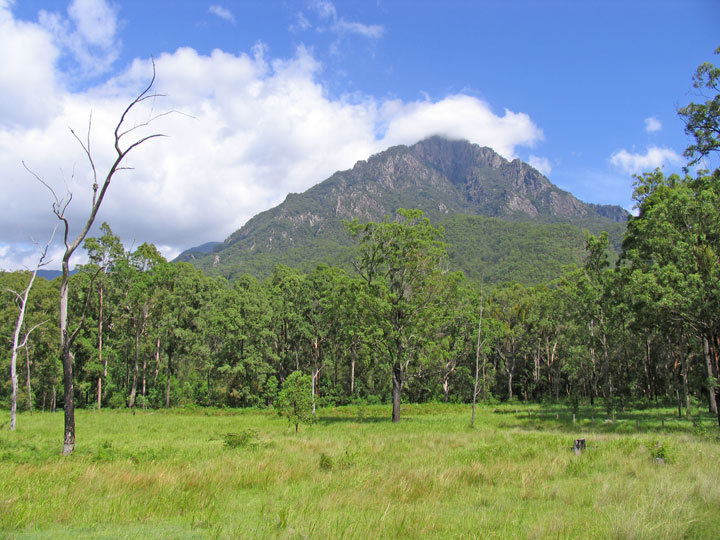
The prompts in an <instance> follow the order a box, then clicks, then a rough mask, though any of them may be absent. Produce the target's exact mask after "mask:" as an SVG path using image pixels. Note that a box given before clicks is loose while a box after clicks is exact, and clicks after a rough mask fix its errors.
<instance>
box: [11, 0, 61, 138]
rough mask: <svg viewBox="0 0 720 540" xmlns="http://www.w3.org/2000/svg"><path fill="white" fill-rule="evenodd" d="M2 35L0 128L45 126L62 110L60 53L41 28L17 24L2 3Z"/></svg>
mask: <svg viewBox="0 0 720 540" xmlns="http://www.w3.org/2000/svg"><path fill="white" fill-rule="evenodd" d="M0 35H1V36H2V38H0V58H2V62H0V96H2V99H0V129H2V128H6V129H7V128H12V127H13V126H17V127H21V126H24V127H31V126H42V125H44V124H45V123H46V121H47V119H48V118H52V117H54V116H55V115H56V114H57V113H58V112H59V108H60V104H59V100H58V97H57V96H58V88H57V79H56V74H55V70H54V63H55V60H56V59H57V57H58V55H59V51H58V49H57V48H56V47H55V45H54V44H53V42H52V39H51V38H50V36H49V35H48V34H47V32H45V31H43V29H42V28H39V27H38V26H37V25H34V24H28V23H23V22H20V21H15V20H14V19H13V16H12V13H11V12H10V9H9V6H8V4H7V3H0ZM27 89H32V92H28V91H27Z"/></svg>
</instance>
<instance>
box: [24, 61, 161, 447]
mask: <svg viewBox="0 0 720 540" xmlns="http://www.w3.org/2000/svg"><path fill="white" fill-rule="evenodd" d="M154 84H155V63H154V62H153V75H152V79H151V80H150V84H148V86H147V87H146V88H145V89H144V90H143V91H142V92H141V93H140V94H139V95H138V96H137V97H136V98H135V99H134V100H133V101H132V102H131V103H130V105H128V106H127V107H126V108H125V111H124V112H123V113H122V115H121V116H120V120H119V121H118V123H117V125H116V126H115V132H114V140H115V142H114V147H115V152H116V157H115V161H114V162H113V164H112V165H111V166H110V169H109V170H108V172H107V174H106V175H105V179H104V180H103V182H102V185H99V184H98V172H97V168H96V167H95V162H94V160H93V157H92V152H91V151H90V132H91V128H92V115H90V121H89V122H88V133H87V138H86V140H85V142H83V141H82V140H81V139H80V137H78V136H77V134H76V133H75V131H73V130H72V129H71V130H70V132H71V133H72V135H73V137H75V139H76V140H77V142H78V143H80V146H81V147H82V149H83V151H84V152H85V155H86V157H87V159H88V162H89V164H90V169H91V171H92V174H93V179H94V182H93V197H92V205H91V207H90V215H89V216H88V218H87V221H86V222H85V224H84V226H83V227H82V229H81V230H80V232H79V233H78V235H77V236H76V237H75V239H74V240H72V241H71V240H70V238H69V236H70V223H69V221H68V218H67V216H66V215H65V212H66V210H67V207H68V205H69V204H70V202H71V201H72V193H70V192H69V191H67V192H66V194H65V196H64V197H63V198H62V199H60V198H58V196H57V195H56V193H55V191H54V190H53V189H52V188H51V187H50V186H49V185H48V184H47V183H46V182H45V181H44V180H42V179H41V178H40V177H39V176H38V175H37V174H35V173H34V172H32V171H31V170H30V169H29V168H28V167H27V165H25V163H23V165H25V168H26V169H27V170H28V172H30V173H31V174H32V175H33V176H34V177H35V178H36V179H37V180H38V181H39V182H40V183H42V184H43V185H44V186H45V187H47V188H48V189H49V190H50V192H51V193H52V195H53V197H54V199H55V202H54V203H53V213H54V214H55V216H56V217H57V218H58V220H60V222H61V223H62V224H63V227H64V235H63V240H64V243H65V253H64V255H63V258H62V280H61V283H60V358H61V361H62V365H63V387H64V396H63V401H64V410H65V435H64V438H63V451H62V453H63V455H64V456H66V455H69V454H71V453H72V452H73V450H74V449H75V396H74V388H73V354H72V346H73V344H74V342H75V339H77V337H78V334H79V333H80V331H81V330H82V328H83V324H84V320H85V312H84V311H83V315H82V316H81V320H80V322H79V324H78V325H77V327H76V328H75V330H74V331H72V332H70V328H69V324H68V298H69V283H70V257H71V256H72V254H73V253H74V252H75V250H76V249H77V248H78V247H80V244H81V243H82V241H83V240H84V239H85V237H86V236H87V234H88V232H89V231H90V228H91V227H92V225H93V223H94V222H95V217H96V216H97V213H98V210H100V205H101V204H102V202H103V199H104V198H105V194H106V193H107V190H108V188H109V187H110V182H111V181H112V179H113V177H114V176H115V173H116V172H118V171H121V170H126V169H128V167H125V166H123V162H124V160H125V158H126V157H127V155H128V154H129V153H130V152H131V151H132V150H134V149H135V148H137V147H138V146H140V145H141V144H143V143H144V142H146V141H148V140H150V139H153V138H156V137H162V136H163V135H161V134H159V133H155V134H152V135H147V136H145V137H140V138H139V139H136V140H134V141H133V142H132V143H130V144H129V145H128V146H127V147H126V148H124V149H123V148H121V146H120V145H121V144H122V143H123V142H124V137H125V136H127V135H129V134H131V133H132V132H133V131H134V130H136V129H138V128H141V127H145V126H147V125H148V124H149V123H150V122H152V121H153V120H155V119H157V118H159V117H160V116H165V115H167V114H169V113H161V114H158V115H156V116H153V117H151V118H150V119H148V121H147V122H144V123H141V124H137V125H134V126H133V127H127V125H126V119H127V116H128V114H129V113H130V112H131V111H132V110H133V109H134V108H135V107H136V106H138V105H139V104H141V103H143V102H144V101H146V100H149V99H153V98H155V97H158V94H154V93H151V90H152V87H153V85H154ZM88 298H89V294H88ZM85 305H86V307H87V301H86V304H85Z"/></svg>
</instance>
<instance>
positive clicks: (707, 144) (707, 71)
mask: <svg viewBox="0 0 720 540" xmlns="http://www.w3.org/2000/svg"><path fill="white" fill-rule="evenodd" d="M715 54H720V47H718V48H717V49H715ZM693 87H694V88H696V89H698V90H699V91H700V93H701V95H703V96H705V97H707V98H708V99H707V100H706V101H705V102H703V103H689V104H688V105H686V106H685V107H681V108H680V109H679V110H678V114H679V115H680V116H681V118H682V119H683V120H684V122H685V133H687V134H688V135H690V136H691V137H693V138H694V139H695V143H694V144H691V145H690V146H688V147H687V149H686V150H685V152H684V155H685V157H687V158H689V159H690V161H689V162H688V167H690V166H692V165H695V164H697V163H699V162H700V161H701V160H702V159H703V158H704V157H707V156H708V155H709V154H710V153H711V152H717V151H718V150H719V149H720V68H717V67H715V66H714V65H713V64H711V63H709V62H705V63H703V64H702V65H700V67H698V68H697V71H696V72H695V75H694V76H693ZM708 91H709V93H710V95H707V94H704V92H708Z"/></svg>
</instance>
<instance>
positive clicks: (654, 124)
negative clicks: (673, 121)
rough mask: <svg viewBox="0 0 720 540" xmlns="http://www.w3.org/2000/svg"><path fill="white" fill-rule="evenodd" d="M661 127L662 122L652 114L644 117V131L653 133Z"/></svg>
mask: <svg viewBox="0 0 720 540" xmlns="http://www.w3.org/2000/svg"><path fill="white" fill-rule="evenodd" d="M661 129H662V123H661V122H660V120H658V119H657V118H655V117H654V116H650V117H649V118H646V119H645V131H647V132H648V133H655V132H656V131H660V130H661Z"/></svg>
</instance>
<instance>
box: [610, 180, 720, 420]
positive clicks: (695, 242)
mask: <svg viewBox="0 0 720 540" xmlns="http://www.w3.org/2000/svg"><path fill="white" fill-rule="evenodd" d="M634 197H635V200H636V201H637V204H638V208H639V214H638V216H637V217H633V218H631V220H630V222H629V223H628V229H627V233H626V236H625V240H624V244H623V249H624V252H623V263H624V264H626V265H628V267H629V272H630V273H631V277H632V278H633V279H634V280H635V282H637V283H643V284H644V286H645V287H646V288H648V289H649V290H650V291H651V292H649V293H648V295H650V294H652V295H653V296H654V299H655V302H654V306H653V307H654V309H655V310H656V313H657V314H658V316H659V317H662V318H664V319H666V320H669V321H674V322H675V323H682V325H683V326H682V327H685V328H688V329H691V331H692V334H693V335H694V337H696V338H697V340H698V343H699V345H700V346H701V348H702V351H701V354H700V357H701V358H702V359H703V360H704V364H705V366H704V367H705V370H706V373H707V382H706V384H707V392H708V400H709V404H710V407H711V410H712V411H713V412H715V413H718V422H719V423H720V413H719V411H720V407H718V399H719V398H720V396H718V392H717V390H716V387H717V377H718V352H719V348H720V338H719V336H720V315H719V314H720V248H718V246H720V170H716V171H715V172H714V173H713V174H712V175H710V176H707V175H702V174H701V175H698V176H697V177H696V178H692V177H689V176H686V177H685V178H680V177H678V176H676V175H672V176H670V177H665V176H664V175H663V174H662V173H661V172H660V171H659V170H657V171H655V172H654V173H646V174H644V175H642V176H640V177H638V179H637V182H636V188H635V193H634ZM682 327H678V328H682Z"/></svg>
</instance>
